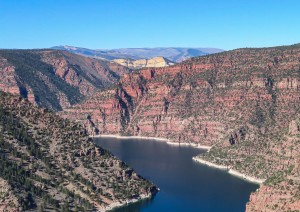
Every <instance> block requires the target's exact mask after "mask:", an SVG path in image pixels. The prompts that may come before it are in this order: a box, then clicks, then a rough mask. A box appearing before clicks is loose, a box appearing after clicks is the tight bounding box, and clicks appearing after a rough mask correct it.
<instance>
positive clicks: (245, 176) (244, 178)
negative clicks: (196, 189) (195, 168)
mask: <svg viewBox="0 0 300 212" xmlns="http://www.w3.org/2000/svg"><path fill="white" fill-rule="evenodd" d="M193 160H194V161H196V162H198V163H201V164H204V165H206V166H209V167H213V168H217V169H221V170H224V171H226V172H228V173H229V174H231V175H233V176H236V177H239V178H242V179H243V180H246V181H249V182H252V183H256V184H259V185H260V184H262V183H263V182H264V181H265V179H258V178H255V177H251V176H248V175H245V174H243V173H240V172H238V171H236V170H234V169H231V168H230V167H228V166H223V165H218V164H215V163H212V162H209V161H206V160H203V159H201V158H199V157H198V156H196V157H193Z"/></svg>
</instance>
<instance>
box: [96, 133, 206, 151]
mask: <svg viewBox="0 0 300 212" xmlns="http://www.w3.org/2000/svg"><path fill="white" fill-rule="evenodd" d="M90 137H91V138H119V139H145V140H155V141H164V142H166V143H167V144H169V145H173V146H191V147H194V148H199V149H206V150H208V151H209V150H210V149H211V147H210V146H204V145H199V144H193V143H187V142H173V141H171V140H169V139H167V138H158V137H143V136H121V135H93V136H90Z"/></svg>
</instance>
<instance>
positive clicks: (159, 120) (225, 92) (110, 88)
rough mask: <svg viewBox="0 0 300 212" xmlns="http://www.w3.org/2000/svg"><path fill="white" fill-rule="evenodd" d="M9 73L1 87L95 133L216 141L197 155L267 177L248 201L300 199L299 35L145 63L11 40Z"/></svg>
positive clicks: (278, 207)
mask: <svg viewBox="0 0 300 212" xmlns="http://www.w3.org/2000/svg"><path fill="white" fill-rule="evenodd" d="M0 75H1V78H0V89H1V90H3V91H5V92H9V93H11V94H13V95H15V97H16V96H18V95H21V96H22V97H24V98H25V99H27V100H28V101H29V102H31V103H33V104H35V105H36V106H39V107H44V108H48V109H49V110H53V111H58V113H57V114H58V115H59V116H62V117H63V118H67V119H72V120H74V121H77V122H79V123H78V124H79V125H80V126H81V125H82V126H84V127H85V129H86V132H85V133H86V134H84V135H85V136H87V134H89V135H90V136H97V135H100V134H112V135H126V136H144V137H159V138H164V139H168V140H170V141H171V142H173V143H178V144H186V143H188V144H191V145H193V146H210V147H211V148H210V151H208V152H206V153H204V154H201V155H199V156H197V157H196V159H199V161H201V160H203V161H207V162H209V163H211V164H216V165H218V166H221V167H227V168H226V169H230V170H233V172H238V173H242V174H244V175H246V176H248V177H250V178H256V179H259V181H260V182H263V183H262V184H261V187H260V189H259V190H257V191H256V192H255V193H253V194H251V197H250V201H249V203H248V204H247V211H260V210H263V211H264V210H265V211H289V210H290V211H292V210H299V209H300V191H299V188H300V187H299V186H300V169H299V164H300V160H299V159H300V152H299V147H300V146H299V145H300V142H299V141H300V140H299V139H300V116H299V103H300V93H299V90H300V45H299V44H297V45H292V46H280V47H272V48H244V49H236V50H232V51H227V52H221V53H217V54H211V55H206V56H201V57H194V58H190V59H187V60H185V61H184V62H181V63H178V64H174V65H171V66H168V67H154V68H141V69H138V70H135V71H132V70H131V69H129V68H127V67H124V66H121V65H119V64H116V63H114V62H110V61H103V60H99V59H96V58H91V57H84V56H81V55H77V54H73V53H70V52H67V51H60V50H47V49H43V50H1V51H0ZM15 101H17V100H15ZM20 101H21V100H20ZM7 102H8V103H9V102H10V101H7ZM17 102H18V101H17ZM26 104H27V103H26ZM18 107H19V106H18ZM30 107H32V106H30ZM20 108H22V107H21V106H20ZM25 108H29V106H26V107H25ZM10 109H11V108H10ZM35 117H36V116H35ZM37 117H39V116H37ZM26 120H27V119H26ZM59 122H60V121H59ZM47 126H48V125H47ZM37 127H38V126H37ZM76 129H77V128H76ZM0 183H2V184H3V185H5V188H7V189H6V190H7V191H6V193H7V195H8V196H10V197H11V198H10V199H9V201H10V202H12V203H13V202H15V200H16V197H14V195H13V193H11V192H10V187H9V185H8V184H7V180H6V179H3V182H2V181H1V182H0Z"/></svg>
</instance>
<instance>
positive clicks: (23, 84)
mask: <svg viewBox="0 0 300 212" xmlns="http://www.w3.org/2000/svg"><path fill="white" fill-rule="evenodd" d="M129 71H130V70H129V69H128V68H126V67H123V66H120V65H118V64H114V63H110V62H105V61H101V60H98V59H92V58H87V57H84V56H80V55H76V54H72V53H69V52H66V51H58V50H1V51H0V76H1V78H0V89H1V90H3V91H6V92H10V93H13V94H20V95H21V96H23V97H25V98H28V100H30V101H31V102H33V103H36V104H37V105H39V106H43V107H47V108H49V109H52V110H61V109H62V108H65V107H68V106H70V105H72V104H75V103H78V102H79V101H80V100H82V99H83V98H84V97H85V96H89V95H91V94H93V93H94V92H95V91H96V90H98V89H103V88H107V87H109V86H111V85H112V84H113V83H115V82H117V80H118V79H119V78H120V76H122V75H123V74H125V73H128V72H129Z"/></svg>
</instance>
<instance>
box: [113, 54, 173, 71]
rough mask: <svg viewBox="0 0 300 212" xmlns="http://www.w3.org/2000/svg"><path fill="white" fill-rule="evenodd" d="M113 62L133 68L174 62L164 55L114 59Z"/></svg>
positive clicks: (168, 64)
mask: <svg viewBox="0 0 300 212" xmlns="http://www.w3.org/2000/svg"><path fill="white" fill-rule="evenodd" d="M113 62H115V63H118V64H120V65H122V66H126V67H128V68H133V69H139V68H149V67H166V66H170V65H174V64H175V63H174V62H172V61H170V60H168V59H166V58H164V57H153V58H151V59H141V60H133V59H114V60H113Z"/></svg>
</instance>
